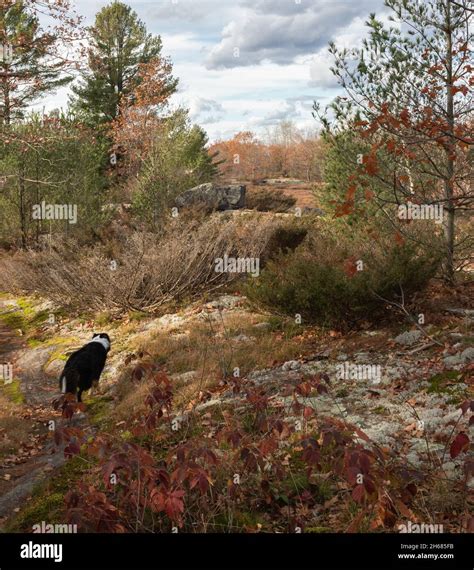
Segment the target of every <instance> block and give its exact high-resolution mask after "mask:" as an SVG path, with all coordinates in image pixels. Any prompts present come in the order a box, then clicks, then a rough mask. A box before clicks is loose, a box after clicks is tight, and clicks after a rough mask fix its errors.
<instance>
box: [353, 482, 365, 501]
mask: <svg viewBox="0 0 474 570" xmlns="http://www.w3.org/2000/svg"><path fill="white" fill-rule="evenodd" d="M364 496H365V487H364V485H357V486H356V487H354V490H353V491H352V498H353V499H354V501H356V502H357V503H362V501H363V500H364Z"/></svg>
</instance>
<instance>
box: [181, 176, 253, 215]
mask: <svg viewBox="0 0 474 570" xmlns="http://www.w3.org/2000/svg"><path fill="white" fill-rule="evenodd" d="M245 190H246V187H245V186H244V185H241V184H228V185H222V186H221V185H219V184H214V183H212V182H209V183H207V184H200V185H199V186H195V187H194V188H190V189H189V190H186V191H185V192H183V193H182V194H180V195H179V196H178V197H177V198H176V205H177V206H178V207H179V208H188V207H190V206H203V207H205V208H206V209H209V210H219V211H224V210H239V209H241V208H243V207H244V206H245Z"/></svg>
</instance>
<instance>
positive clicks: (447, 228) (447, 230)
mask: <svg viewBox="0 0 474 570" xmlns="http://www.w3.org/2000/svg"><path fill="white" fill-rule="evenodd" d="M452 32H453V30H452V28H451V6H450V2H449V0H446V71H447V76H446V118H447V122H448V136H449V140H448V144H447V148H446V177H445V179H444V198H445V209H446V212H447V216H446V219H445V221H444V239H445V244H446V257H445V276H446V279H447V280H448V282H449V283H454V217H455V208H454V200H453V179H454V153H455V138H454V95H453V37H452Z"/></svg>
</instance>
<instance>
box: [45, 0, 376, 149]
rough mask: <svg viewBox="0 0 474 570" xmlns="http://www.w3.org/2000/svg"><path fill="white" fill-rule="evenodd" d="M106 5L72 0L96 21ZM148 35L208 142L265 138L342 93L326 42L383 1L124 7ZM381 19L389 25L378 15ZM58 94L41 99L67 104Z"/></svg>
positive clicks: (354, 39)
mask: <svg viewBox="0 0 474 570" xmlns="http://www.w3.org/2000/svg"><path fill="white" fill-rule="evenodd" d="M106 4H107V2H106V1H102V0H76V8H77V11H78V12H79V13H80V14H82V15H83V16H85V18H86V21H85V23H86V24H91V23H93V20H94V15H95V13H96V12H97V11H98V10H99V9H100V8H101V7H102V6H105V5H106ZM128 4H130V5H131V6H132V7H133V9H134V10H135V11H136V12H137V13H138V15H139V17H140V18H141V19H142V20H143V21H144V22H145V24H146V25H147V28H148V30H149V31H150V32H152V33H154V34H160V35H161V37H162V39H163V53H164V54H165V55H168V56H170V57H171V60H172V62H173V65H174V75H175V76H177V77H178V78H179V79H180V87H179V92H178V93H177V94H176V95H175V96H174V101H173V102H174V104H175V105H178V104H185V105H186V106H187V107H188V108H189V109H190V111H191V117H192V119H193V120H194V121H195V122H198V123H199V124H200V125H202V126H203V127H204V128H205V129H206V131H207V132H208V134H209V136H210V138H211V140H216V139H219V138H229V137H232V136H233V135H234V134H235V133H236V132H238V131H241V130H252V131H255V132H257V133H258V134H264V133H265V131H266V129H267V128H271V127H272V126H273V125H275V124H277V123H278V122H279V121H281V120H283V119H291V120H293V121H294V122H295V123H296V124H297V125H298V126H299V127H302V128H314V127H315V126H316V122H315V120H314V119H313V118H312V116H311V107H312V103H313V101H314V100H318V101H319V102H321V103H322V104H323V105H324V104H325V103H327V102H329V101H330V100H331V99H332V98H333V97H334V95H336V94H337V93H338V87H337V84H336V83H335V81H334V78H333V76H332V74H331V72H330V70H329V67H330V65H331V61H330V59H329V57H328V54H327V44H328V42H329V41H331V40H333V41H335V42H336V44H337V45H339V46H341V47H342V46H346V47H354V46H357V45H359V44H360V41H361V38H363V37H364V35H365V34H366V30H365V21H366V20H367V17H368V15H369V14H370V12H376V13H377V14H378V15H381V16H384V6H383V0H129V2H128ZM382 19H385V18H384V17H383V18H382ZM66 101H67V93H66V92H65V91H64V90H63V91H61V92H59V93H56V94H54V95H52V96H49V97H48V98H47V99H45V100H43V101H42V104H41V106H46V108H48V109H50V108H53V107H58V106H63V105H65V103H66Z"/></svg>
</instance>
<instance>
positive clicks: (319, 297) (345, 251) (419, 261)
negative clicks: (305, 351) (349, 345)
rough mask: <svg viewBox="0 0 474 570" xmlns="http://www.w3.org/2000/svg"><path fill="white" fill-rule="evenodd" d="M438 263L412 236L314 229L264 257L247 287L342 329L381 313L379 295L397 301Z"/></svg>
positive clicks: (269, 301)
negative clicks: (290, 247)
mask: <svg viewBox="0 0 474 570" xmlns="http://www.w3.org/2000/svg"><path fill="white" fill-rule="evenodd" d="M358 262H362V265H360V263H358ZM438 265H439V256H438V255H437V254H435V253H432V252H427V251H426V250H423V249H422V248H421V247H420V246H419V245H418V243H417V242H415V241H409V242H405V243H397V242H396V241H395V240H393V238H392V237H391V236H386V237H385V238H380V237H379V239H374V238H373V237H371V236H362V235H361V234H359V235H356V231H355V230H353V234H352V235H350V236H347V235H346V237H341V236H340V235H337V232H336V231H334V230H330V229H328V228H325V229H324V228H323V230H322V231H316V230H315V229H313V230H312V231H311V232H310V233H309V234H308V237H307V239H306V240H305V242H304V243H303V244H302V245H301V246H299V247H298V248H297V249H296V250H295V252H294V253H289V254H284V253H282V254H280V255H279V256H278V257H277V258H276V259H273V260H271V261H269V263H268V264H267V266H266V268H265V269H264V271H263V272H262V274H261V276H260V277H259V278H258V279H254V280H252V281H251V282H249V283H248V284H247V286H246V292H247V294H248V296H249V297H250V298H251V299H253V300H254V301H256V302H257V303H259V304H262V305H264V306H266V307H269V308H271V309H274V310H275V309H276V310H277V312H280V313H287V314H290V315H293V316H294V315H295V314H301V315H302V317H303V319H304V320H305V321H311V322H315V323H318V324H323V325H328V326H336V327H340V328H347V327H354V326H356V325H357V324H358V323H359V322H360V321H362V320H365V321H367V320H370V319H372V318H374V317H376V316H380V315H381V314H382V313H383V311H384V310H385V305H386V303H385V302H384V300H388V301H394V300H400V295H401V292H402V291H403V295H404V297H405V299H407V298H408V297H410V295H412V294H413V293H415V292H416V291H419V290H421V289H422V288H423V287H424V286H425V285H426V284H427V282H428V280H429V279H430V278H431V277H432V276H433V275H434V274H435V272H436V269H437V267H438ZM358 267H359V269H361V270H358Z"/></svg>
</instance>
